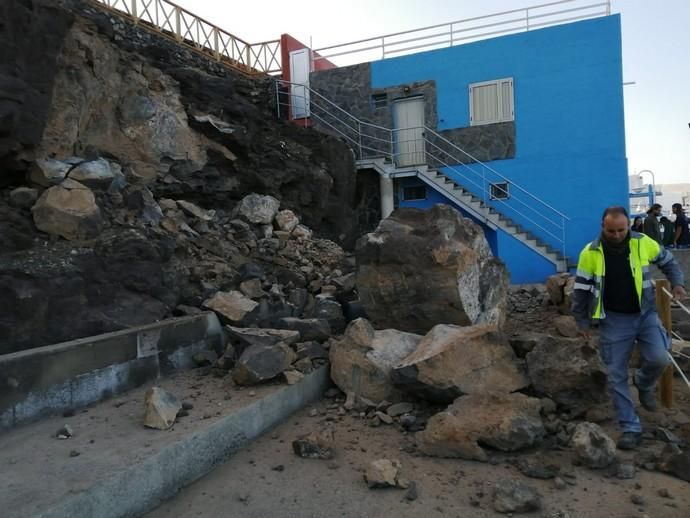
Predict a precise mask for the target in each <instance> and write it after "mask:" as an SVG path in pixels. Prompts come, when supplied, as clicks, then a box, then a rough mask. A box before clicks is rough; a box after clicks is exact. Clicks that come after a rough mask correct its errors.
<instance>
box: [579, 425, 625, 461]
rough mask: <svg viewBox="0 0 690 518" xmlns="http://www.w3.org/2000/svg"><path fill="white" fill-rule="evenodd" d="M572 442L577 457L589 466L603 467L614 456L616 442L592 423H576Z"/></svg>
mask: <svg viewBox="0 0 690 518" xmlns="http://www.w3.org/2000/svg"><path fill="white" fill-rule="evenodd" d="M572 442H573V447H574V448H575V453H577V455H578V457H579V459H580V460H581V461H582V462H583V463H584V464H585V465H586V466H588V467H590V468H595V469H598V468H605V467H607V466H608V465H609V464H611V463H612V462H613V461H614V459H615V458H616V443H615V442H613V439H611V438H610V437H609V436H608V435H606V433H604V431H603V430H602V429H601V427H599V426H598V425H596V424H594V423H587V422H585V423H580V424H578V425H577V426H576V427H575V432H574V433H573V437H572Z"/></svg>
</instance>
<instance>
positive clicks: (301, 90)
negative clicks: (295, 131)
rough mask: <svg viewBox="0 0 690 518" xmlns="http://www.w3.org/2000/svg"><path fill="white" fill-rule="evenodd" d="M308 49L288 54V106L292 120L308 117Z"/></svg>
mask: <svg viewBox="0 0 690 518" xmlns="http://www.w3.org/2000/svg"><path fill="white" fill-rule="evenodd" d="M309 57H310V56H309V49H299V50H293V51H292V52H290V82H291V83H292V84H291V85H290V106H291V107H292V118H293V119H303V118H305V117H309V68H310V59H309Z"/></svg>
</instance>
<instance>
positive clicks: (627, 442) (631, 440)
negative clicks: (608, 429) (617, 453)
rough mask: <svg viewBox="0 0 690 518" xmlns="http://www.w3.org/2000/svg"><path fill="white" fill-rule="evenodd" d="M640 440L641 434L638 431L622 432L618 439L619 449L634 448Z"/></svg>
mask: <svg viewBox="0 0 690 518" xmlns="http://www.w3.org/2000/svg"><path fill="white" fill-rule="evenodd" d="M641 442H642V434H641V433H640V432H623V435H621V436H620V438H619V439H618V444H617V446H618V449H619V450H634V449H635V448H637V447H638V446H639V445H640V443H641Z"/></svg>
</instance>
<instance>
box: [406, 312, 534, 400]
mask: <svg viewBox="0 0 690 518" xmlns="http://www.w3.org/2000/svg"><path fill="white" fill-rule="evenodd" d="M393 381H394V382H395V383H396V384H399V385H401V386H403V387H406V388H407V389H408V390H410V391H413V392H415V393H417V394H420V395H424V396H426V397H428V398H430V399H433V400H437V401H441V402H448V403H450V402H451V401H453V400H454V399H455V398H457V397H458V396H460V395H462V394H480V393H484V392H489V391H493V392H506V393H507V392H514V391H516V390H519V389H521V388H524V387H526V386H527V385H529V380H528V379H527V376H526V375H525V373H524V372H523V371H522V369H521V368H520V367H519V366H518V364H517V358H516V357H515V353H514V352H513V349H512V348H511V347H510V344H509V343H508V340H507V339H506V337H505V336H504V335H502V334H501V333H500V332H499V331H498V330H497V329H496V327H495V326H492V325H486V324H484V325H477V326H471V327H460V326H452V325H445V324H439V325H437V326H434V327H433V328H432V329H431V331H429V332H428V333H427V334H426V335H425V336H424V338H422V339H421V340H420V342H419V345H418V346H417V348H416V349H415V350H414V352H413V353H412V354H410V355H409V356H407V357H406V358H405V359H404V360H403V361H402V362H400V364H398V365H397V366H396V367H395V369H394V371H393Z"/></svg>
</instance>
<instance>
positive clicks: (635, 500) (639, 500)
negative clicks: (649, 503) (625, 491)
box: [630, 493, 645, 505]
mask: <svg viewBox="0 0 690 518" xmlns="http://www.w3.org/2000/svg"><path fill="white" fill-rule="evenodd" d="M630 501H631V502H632V503H633V504H635V505H644V504H645V500H644V498H642V495H638V494H637V493H633V494H632V495H630Z"/></svg>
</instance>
